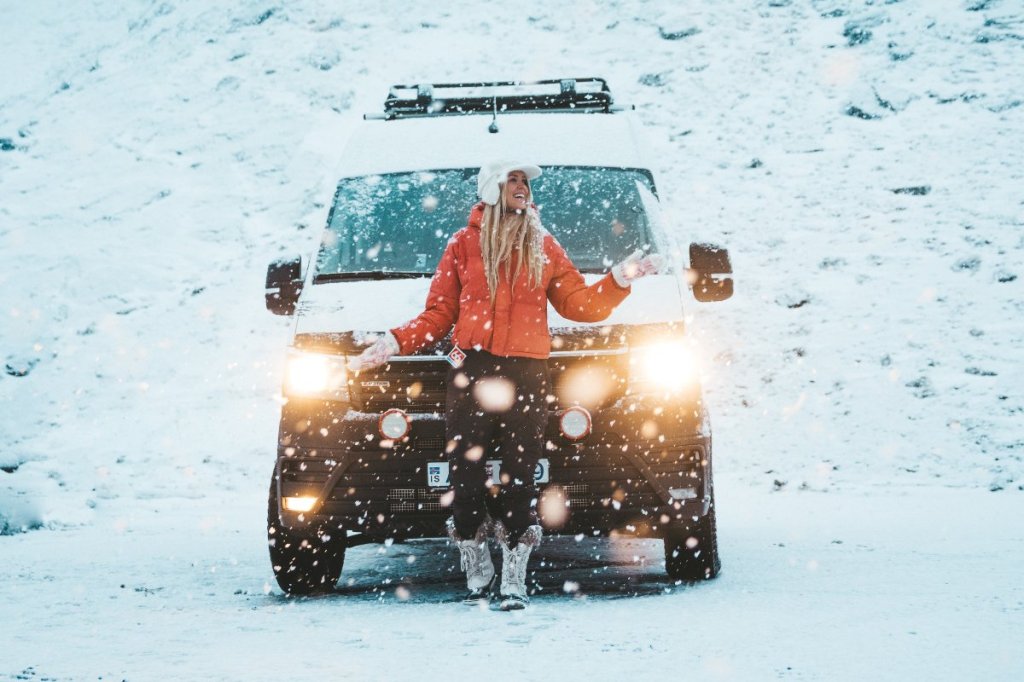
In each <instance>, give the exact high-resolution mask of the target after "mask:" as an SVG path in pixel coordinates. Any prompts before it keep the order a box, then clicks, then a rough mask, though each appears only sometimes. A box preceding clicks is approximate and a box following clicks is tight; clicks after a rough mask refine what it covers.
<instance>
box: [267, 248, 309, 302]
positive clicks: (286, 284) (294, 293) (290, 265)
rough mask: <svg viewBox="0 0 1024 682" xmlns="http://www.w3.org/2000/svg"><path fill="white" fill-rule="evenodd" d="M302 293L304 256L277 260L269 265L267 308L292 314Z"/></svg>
mask: <svg viewBox="0 0 1024 682" xmlns="http://www.w3.org/2000/svg"><path fill="white" fill-rule="evenodd" d="M301 293H302V257H301V256H296V257H295V258H292V259H281V260H276V261H274V262H273V263H271V264H270V265H268V266H267V310H269V311H270V312H272V313H274V314H275V315H291V314H292V313H294V312H295V304H297V303H298V302H299V294H301Z"/></svg>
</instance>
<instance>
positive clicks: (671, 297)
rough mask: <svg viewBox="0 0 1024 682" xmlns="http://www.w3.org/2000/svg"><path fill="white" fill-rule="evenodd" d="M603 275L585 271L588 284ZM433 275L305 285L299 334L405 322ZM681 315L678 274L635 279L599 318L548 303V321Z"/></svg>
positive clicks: (639, 320)
mask: <svg viewBox="0 0 1024 682" xmlns="http://www.w3.org/2000/svg"><path fill="white" fill-rule="evenodd" d="M601 277H602V276H601V275H584V278H585V279H586V281H587V284H593V283H594V282H596V281H598V280H599V279H601ZM429 288H430V279H428V278H422V279H399V280H379V281H357V282H330V283H325V284H316V285H313V286H309V287H307V288H306V289H305V290H304V291H303V292H302V301H301V303H300V304H299V306H298V310H297V313H296V327H295V333H296V334H315V333H339V332H348V331H368V332H380V331H384V330H385V329H391V328H393V327H397V326H398V325H400V324H403V323H405V322H407V321H409V320H411V319H412V318H414V317H416V315H418V314H419V313H420V312H422V311H423V305H424V303H425V302H426V300H427V290H428V289H429ZM682 319H683V304H682V296H681V287H680V285H679V281H678V280H677V279H676V277H675V276H674V275H653V276H650V277H645V278H643V279H640V280H638V281H636V282H635V283H634V284H633V291H632V293H630V295H629V296H628V297H626V300H625V301H623V302H622V303H621V304H620V305H619V306H618V307H617V308H616V309H615V310H614V311H612V314H611V316H609V317H608V319H607V320H603V321H601V322H598V323H583V322H572V321H570V320H566V319H565V318H563V317H562V316H561V315H559V314H558V313H556V312H555V310H554V308H552V307H551V305H550V304H549V305H548V326H550V327H589V326H604V325H608V324H649V323H653V322H674V321H679V320H682Z"/></svg>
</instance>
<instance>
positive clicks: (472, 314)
mask: <svg viewBox="0 0 1024 682" xmlns="http://www.w3.org/2000/svg"><path fill="white" fill-rule="evenodd" d="M483 212H484V204H483V203H479V204H477V205H476V206H474V207H473V210H472V211H471V212H470V214H469V224H468V225H467V226H466V227H464V228H463V229H461V230H459V231H458V232H456V233H455V234H454V235H453V236H452V238H451V239H450V240H449V241H448V247H447V248H446V249H445V251H444V255H443V256H441V262H440V263H439V264H438V266H437V271H436V272H435V273H434V277H433V279H431V281H430V293H429V294H428V295H427V304H426V308H425V310H424V311H423V312H422V313H420V314H419V315H417V316H416V317H415V318H414V319H412V320H410V321H409V322H407V323H406V324H403V325H402V326H400V327H395V328H394V329H392V330H391V333H392V334H394V335H395V339H397V340H398V344H399V347H400V349H401V353H402V354H403V355H408V354H410V353H413V352H415V351H416V350H417V349H419V348H422V347H423V346H425V345H427V344H428V343H431V342H432V341H436V340H438V339H442V338H444V337H445V335H446V334H448V331H449V330H450V329H451V328H452V325H455V333H454V334H453V335H452V340H453V341H454V343H455V344H456V345H457V346H459V347H460V348H463V349H469V348H478V349H483V350H486V351H488V352H490V353H492V354H494V355H502V356H509V355H515V356H520V357H527V358H546V357H548V356H549V355H550V353H551V334H550V332H549V331H548V299H550V300H551V304H552V305H553V306H554V307H555V310H557V311H558V313H559V314H560V315H561V316H562V317H565V318H566V319H569V320H576V321H577V322H600V321H601V320H603V319H605V318H606V317H608V315H610V314H611V312H612V310H613V309H614V308H615V306H617V305H618V304H619V303H621V302H622V301H623V300H624V299H625V298H626V296H628V295H629V292H630V288H629V287H627V288H622V287H620V286H619V285H618V284H616V283H615V279H614V278H613V277H612V275H611V273H609V274H607V275H605V276H604V277H603V278H601V280H600V281H598V282H595V283H594V284H593V285H591V286H589V287H588V286H587V284H586V282H585V281H584V280H583V276H582V275H581V274H580V273H579V271H578V270H577V269H576V267H575V266H574V265H573V264H572V261H570V260H569V256H568V254H566V252H565V249H563V248H562V246H561V244H559V243H558V241H557V240H556V239H555V238H554V237H553V236H551V235H550V234H545V235H544V273H543V278H542V281H541V285H540V286H538V287H536V288H533V289H530V288H529V283H528V273H527V272H526V270H527V269H526V268H525V267H524V268H523V271H522V272H520V273H519V279H518V280H517V281H516V285H515V287H510V286H509V276H508V275H507V274H505V269H504V267H503V268H501V269H500V271H499V279H498V292H497V295H496V296H495V299H494V305H493V306H492V305H491V295H490V292H489V290H488V288H487V278H486V276H485V275H484V263H483V257H482V255H481V253H480V221H481V218H482V217H483ZM512 271H513V272H515V266H514V263H513V267H512Z"/></svg>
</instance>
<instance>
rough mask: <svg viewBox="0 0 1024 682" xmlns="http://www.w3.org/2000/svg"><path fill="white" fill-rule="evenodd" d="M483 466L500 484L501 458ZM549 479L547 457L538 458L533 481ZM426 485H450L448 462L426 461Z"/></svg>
mask: <svg viewBox="0 0 1024 682" xmlns="http://www.w3.org/2000/svg"><path fill="white" fill-rule="evenodd" d="M485 467H486V471H487V478H489V479H490V480H491V482H492V483H493V484H494V485H501V460H500V459H491V460H488V461H487V463H486V464H485ZM550 479H551V465H550V463H549V462H548V460H547V459H541V460H539V461H538V462H537V467H536V468H535V469H534V470H533V480H534V482H535V483H547V482H548V481H549V480H550ZM427 485H428V486H430V487H431V488H447V487H449V486H450V485H451V482H450V480H449V477H448V462H429V463H427Z"/></svg>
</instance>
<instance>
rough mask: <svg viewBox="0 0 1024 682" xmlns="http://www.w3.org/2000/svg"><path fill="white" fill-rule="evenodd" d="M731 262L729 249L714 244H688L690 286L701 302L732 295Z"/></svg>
mask: <svg viewBox="0 0 1024 682" xmlns="http://www.w3.org/2000/svg"><path fill="white" fill-rule="evenodd" d="M731 274H732V263H730V262H729V251H728V249H724V248H722V247H720V246H717V245H715V244H690V273H689V275H690V277H689V280H690V287H691V288H692V289H693V297H694V298H696V299H697V300H698V301H700V302H702V303H710V302H712V301H724V300H725V299H727V298H729V297H730V296H732V277H716V276H715V275H731Z"/></svg>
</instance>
